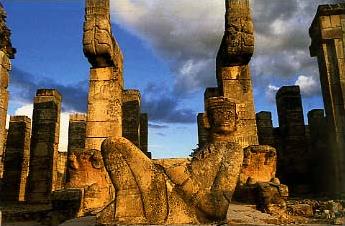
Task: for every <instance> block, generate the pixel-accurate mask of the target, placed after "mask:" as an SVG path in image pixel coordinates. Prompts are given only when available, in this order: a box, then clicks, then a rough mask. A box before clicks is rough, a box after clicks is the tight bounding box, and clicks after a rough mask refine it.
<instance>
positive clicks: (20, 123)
mask: <svg viewBox="0 0 345 226" xmlns="http://www.w3.org/2000/svg"><path fill="white" fill-rule="evenodd" d="M30 134H31V119H30V118H28V117H27V116H11V119H10V126H9V131H8V136H7V142H6V157H5V161H4V177H3V187H2V192H1V199H2V200H3V201H11V202H18V201H25V189H26V183H27V177H28V173H29V160H30Z"/></svg>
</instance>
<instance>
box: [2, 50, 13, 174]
mask: <svg viewBox="0 0 345 226" xmlns="http://www.w3.org/2000/svg"><path fill="white" fill-rule="evenodd" d="M10 70H11V63H10V60H9V58H8V57H7V55H6V54H5V53H4V52H3V51H0V178H2V175H3V163H4V151H5V142H6V135H7V132H6V117H7V107H8V90H7V87H8V83H9V71H10Z"/></svg>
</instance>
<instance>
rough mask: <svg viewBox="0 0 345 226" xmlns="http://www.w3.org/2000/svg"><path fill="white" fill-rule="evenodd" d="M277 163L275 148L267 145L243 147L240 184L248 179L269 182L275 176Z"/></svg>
mask: <svg viewBox="0 0 345 226" xmlns="http://www.w3.org/2000/svg"><path fill="white" fill-rule="evenodd" d="M276 165H277V154H276V150H275V149H274V148H272V147H270V146H268V145H255V146H249V147H247V148H245V149H244V160H243V165H242V169H241V174H240V181H239V183H240V184H246V183H247V181H248V179H250V180H252V181H255V182H270V181H271V180H272V179H273V178H275V174H276Z"/></svg>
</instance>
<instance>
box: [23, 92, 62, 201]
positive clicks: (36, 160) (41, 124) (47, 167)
mask: <svg viewBox="0 0 345 226" xmlns="http://www.w3.org/2000/svg"><path fill="white" fill-rule="evenodd" d="M60 113H61V95H60V93H59V92H58V91H57V90H54V89H39V90H37V93H36V97H35V100H34V110H33V115H32V136H31V148H30V172H29V184H28V185H29V187H28V189H27V201H28V202H29V203H49V201H50V200H49V197H50V193H51V192H52V191H54V190H56V189H57V179H58V176H57V175H58V174H57V171H58V170H57V160H58V143H59V132H60Z"/></svg>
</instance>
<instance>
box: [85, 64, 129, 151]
mask: <svg viewBox="0 0 345 226" xmlns="http://www.w3.org/2000/svg"><path fill="white" fill-rule="evenodd" d="M122 89H123V79H122V74H120V73H115V71H114V68H113V67H106V68H92V69H91V71H90V87H89V97H88V114H87V123H86V143H85V147H86V149H87V150H91V149H95V150H100V148H101V144H102V142H103V141H104V140H105V139H106V138H108V137H120V136H122Z"/></svg>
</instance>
